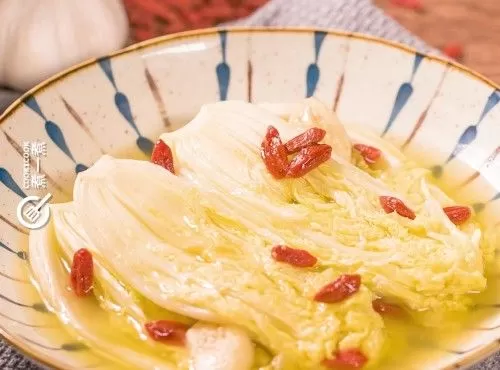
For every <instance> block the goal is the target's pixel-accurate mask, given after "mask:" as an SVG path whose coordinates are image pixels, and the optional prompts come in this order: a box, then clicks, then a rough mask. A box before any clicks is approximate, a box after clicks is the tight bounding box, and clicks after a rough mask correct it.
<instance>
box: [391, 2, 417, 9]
mask: <svg viewBox="0 0 500 370" xmlns="http://www.w3.org/2000/svg"><path fill="white" fill-rule="evenodd" d="M391 2H392V3H393V4H394V5H396V6H399V7H401V8H406V9H411V10H416V11H422V10H424V4H423V3H422V0H391Z"/></svg>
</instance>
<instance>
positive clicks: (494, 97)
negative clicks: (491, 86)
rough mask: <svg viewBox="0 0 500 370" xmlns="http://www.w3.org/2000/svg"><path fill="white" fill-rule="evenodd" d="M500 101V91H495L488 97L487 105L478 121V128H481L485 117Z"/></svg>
mask: <svg viewBox="0 0 500 370" xmlns="http://www.w3.org/2000/svg"><path fill="white" fill-rule="evenodd" d="M499 101H500V91H498V90H495V91H493V92H492V93H491V94H490V96H489V97H488V101H487V102H486V105H485V106H484V108H483V111H482V112H481V115H480V116H479V120H478V121H477V126H479V125H480V124H481V123H482V122H483V119H484V117H485V116H486V115H487V114H488V113H489V111H490V110H492V109H493V108H494V107H495V106H496V105H497V104H498V102H499Z"/></svg>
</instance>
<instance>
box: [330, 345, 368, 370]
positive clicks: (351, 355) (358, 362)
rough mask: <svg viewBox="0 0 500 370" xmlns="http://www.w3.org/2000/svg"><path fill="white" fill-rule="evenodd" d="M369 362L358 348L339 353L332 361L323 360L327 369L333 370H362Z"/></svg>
mask: <svg viewBox="0 0 500 370" xmlns="http://www.w3.org/2000/svg"><path fill="white" fill-rule="evenodd" d="M367 362H368V359H367V358H366V356H365V355H364V354H363V352H361V351H360V350H359V349H357V348H352V349H344V350H341V351H338V352H337V353H336V354H335V357H334V358H332V359H326V360H323V362H322V364H323V366H325V367H328V368H332V369H339V370H340V369H344V370H350V369H361V368H362V367H363V366H365V364H366V363H367Z"/></svg>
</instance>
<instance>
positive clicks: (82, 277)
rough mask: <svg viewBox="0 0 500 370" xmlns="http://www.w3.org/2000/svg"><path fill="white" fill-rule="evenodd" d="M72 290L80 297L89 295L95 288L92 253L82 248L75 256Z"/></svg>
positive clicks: (71, 276) (71, 279) (71, 278)
mask: <svg viewBox="0 0 500 370" xmlns="http://www.w3.org/2000/svg"><path fill="white" fill-rule="evenodd" d="M70 282H71V288H72V289H73V291H74V292H75V294H76V295H77V296H79V297H84V296H86V295H88V294H89V293H90V292H91V291H92V288H93V286H94V260H93V258H92V253H90V252H89V251H88V250H87V249H85V248H82V249H80V250H78V251H76V252H75V254H74V255H73V263H72V265H71V273H70Z"/></svg>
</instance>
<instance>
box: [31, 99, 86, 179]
mask: <svg viewBox="0 0 500 370" xmlns="http://www.w3.org/2000/svg"><path fill="white" fill-rule="evenodd" d="M23 102H24V104H26V106H28V107H29V108H30V109H31V110H33V111H34V112H35V113H36V114H38V115H39V116H40V117H41V118H42V119H43V120H44V121H45V131H46V132H47V135H49V137H50V139H51V140H52V142H53V143H54V144H55V145H57V147H58V148H59V149H61V151H62V152H63V153H64V154H66V156H67V157H68V158H69V159H71V161H72V162H73V163H75V165H76V166H75V172H76V173H78V172H81V171H83V170H86V169H87V166H85V165H83V164H81V163H77V162H76V160H75V158H74V157H73V154H72V153H71V151H70V150H69V147H68V144H66V139H65V138H64V134H63V132H62V130H61V128H60V127H59V126H58V125H57V123H55V122H53V121H50V120H48V119H47V117H45V115H44V114H43V111H42V109H41V108H40V105H39V104H38V102H37V101H36V98H35V97H34V96H28V97H27V98H26V99H24V100H23Z"/></svg>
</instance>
